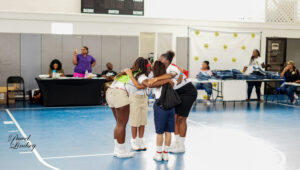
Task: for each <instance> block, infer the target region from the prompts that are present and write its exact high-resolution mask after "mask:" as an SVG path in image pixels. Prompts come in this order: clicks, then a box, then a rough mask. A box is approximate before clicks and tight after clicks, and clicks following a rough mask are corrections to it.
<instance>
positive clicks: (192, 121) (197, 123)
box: [187, 119, 207, 127]
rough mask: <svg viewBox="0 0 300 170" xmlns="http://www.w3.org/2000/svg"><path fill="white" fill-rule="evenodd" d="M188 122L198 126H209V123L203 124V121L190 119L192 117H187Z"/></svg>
mask: <svg viewBox="0 0 300 170" xmlns="http://www.w3.org/2000/svg"><path fill="white" fill-rule="evenodd" d="M187 121H188V122H191V123H193V124H196V125H198V126H201V127H207V125H205V124H203V123H200V122H196V121H194V120H190V119H187Z"/></svg>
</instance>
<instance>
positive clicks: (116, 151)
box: [114, 141, 118, 156]
mask: <svg viewBox="0 0 300 170" xmlns="http://www.w3.org/2000/svg"><path fill="white" fill-rule="evenodd" d="M114 143H115V146H114V156H117V153H118V147H117V142H116V141H114Z"/></svg>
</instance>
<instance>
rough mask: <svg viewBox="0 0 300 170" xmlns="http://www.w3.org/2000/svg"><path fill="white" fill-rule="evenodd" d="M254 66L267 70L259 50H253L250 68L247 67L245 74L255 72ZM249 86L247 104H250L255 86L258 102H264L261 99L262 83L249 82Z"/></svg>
mask: <svg viewBox="0 0 300 170" xmlns="http://www.w3.org/2000/svg"><path fill="white" fill-rule="evenodd" d="M253 66H256V67H261V68H265V67H266V65H265V63H264V61H263V60H262V59H261V58H260V52H259V50H258V49H255V50H253V52H252V57H251V60H250V64H249V67H248V66H245V67H244V70H243V72H244V73H245V72H246V73H247V74H250V73H252V72H253ZM247 84H248V90H247V97H248V98H247V99H246V101H247V102H250V98H251V93H252V89H253V87H254V86H255V90H256V95H257V101H259V102H262V101H263V100H262V99H261V98H260V88H261V82H247Z"/></svg>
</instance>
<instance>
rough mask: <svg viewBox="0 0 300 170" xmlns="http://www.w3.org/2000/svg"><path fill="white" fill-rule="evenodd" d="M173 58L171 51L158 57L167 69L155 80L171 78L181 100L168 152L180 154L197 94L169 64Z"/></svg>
mask: <svg viewBox="0 0 300 170" xmlns="http://www.w3.org/2000/svg"><path fill="white" fill-rule="evenodd" d="M174 56H175V53H174V52H173V51H168V52H166V53H164V54H162V55H161V56H160V58H159V60H160V61H161V62H162V63H163V64H164V65H165V67H166V68H167V70H166V73H167V74H165V75H163V76H160V77H157V79H163V78H170V77H171V78H173V80H174V82H176V84H175V85H174V89H175V91H176V92H177V93H178V95H179V97H180V99H181V104H179V105H177V106H175V113H176V114H175V145H174V146H173V147H172V148H171V150H170V152H173V153H182V152H185V145H184V142H185V136H186V131H187V124H186V119H187V117H188V115H189V113H190V110H191V108H192V106H193V103H194V102H195V101H196V99H197V95H198V92H197V89H196V88H195V87H194V85H193V84H192V83H191V82H189V81H188V80H187V77H186V76H185V75H184V74H183V73H182V72H181V71H180V70H179V68H178V67H176V66H173V65H172V64H171V63H172V60H173V58H174Z"/></svg>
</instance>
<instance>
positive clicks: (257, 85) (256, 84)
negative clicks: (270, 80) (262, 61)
mask: <svg viewBox="0 0 300 170" xmlns="http://www.w3.org/2000/svg"><path fill="white" fill-rule="evenodd" d="M254 86H255V90H256V95H257V99H260V87H261V82H248V91H247V92H248V99H250V97H251V93H252V89H253V87H254Z"/></svg>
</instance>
